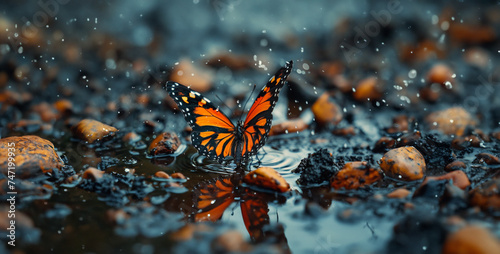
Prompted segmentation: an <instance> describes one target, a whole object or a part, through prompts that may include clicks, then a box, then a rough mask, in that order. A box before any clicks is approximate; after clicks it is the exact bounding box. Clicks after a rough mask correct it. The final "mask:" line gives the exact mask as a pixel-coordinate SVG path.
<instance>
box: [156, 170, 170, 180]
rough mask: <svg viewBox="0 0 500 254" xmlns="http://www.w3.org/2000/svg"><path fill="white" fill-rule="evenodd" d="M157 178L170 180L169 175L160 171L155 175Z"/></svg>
mask: <svg viewBox="0 0 500 254" xmlns="http://www.w3.org/2000/svg"><path fill="white" fill-rule="evenodd" d="M174 174H175V173H174ZM155 177H158V178H163V179H170V176H169V175H168V174H167V173H165V171H161V170H160V171H157V172H156V173H155Z"/></svg>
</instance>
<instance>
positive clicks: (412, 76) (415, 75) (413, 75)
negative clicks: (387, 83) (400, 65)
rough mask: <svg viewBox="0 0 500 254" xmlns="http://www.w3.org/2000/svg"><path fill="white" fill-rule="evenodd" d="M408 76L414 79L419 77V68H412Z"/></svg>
mask: <svg viewBox="0 0 500 254" xmlns="http://www.w3.org/2000/svg"><path fill="white" fill-rule="evenodd" d="M408 77H409V78H411V79H414V78H416V77H417V70H415V69H412V70H410V71H409V72H408Z"/></svg>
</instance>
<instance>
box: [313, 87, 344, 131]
mask: <svg viewBox="0 0 500 254" xmlns="http://www.w3.org/2000/svg"><path fill="white" fill-rule="evenodd" d="M311 110H312V112H313V114H314V118H315V119H316V122H317V123H318V124H319V125H321V126H325V125H328V124H334V125H336V124H338V123H339V122H340V121H341V120H342V117H343V116H342V111H340V107H339V106H338V105H337V104H336V103H335V102H333V101H331V98H330V95H329V94H328V93H324V94H322V95H321V96H320V97H319V98H318V99H317V100H316V102H314V104H313V105H312V107H311Z"/></svg>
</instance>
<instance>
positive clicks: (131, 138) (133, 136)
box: [122, 132, 141, 144]
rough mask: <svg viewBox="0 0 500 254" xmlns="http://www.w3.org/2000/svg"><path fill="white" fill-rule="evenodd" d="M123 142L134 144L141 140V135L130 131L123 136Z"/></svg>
mask: <svg viewBox="0 0 500 254" xmlns="http://www.w3.org/2000/svg"><path fill="white" fill-rule="evenodd" d="M122 140H123V142H125V143H128V144H132V143H135V142H138V141H140V140H141V136H140V135H139V134H137V133H135V132H129V133H127V134H125V135H124V136H123V138H122Z"/></svg>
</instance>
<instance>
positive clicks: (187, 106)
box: [166, 61, 293, 165]
mask: <svg viewBox="0 0 500 254" xmlns="http://www.w3.org/2000/svg"><path fill="white" fill-rule="evenodd" d="M292 66H293V62H292V61H289V62H286V64H285V67H282V68H280V69H279V70H278V71H277V72H276V74H275V75H274V76H272V77H271V78H270V79H269V81H268V82H267V84H266V86H265V87H264V88H262V90H261V91H260V93H259V94H258V95H257V98H256V99H255V102H254V103H253V105H252V107H251V108H250V110H249V111H248V113H247V116H246V118H245V121H241V120H239V121H238V122H237V124H236V125H235V124H233V122H232V121H231V120H230V119H229V117H227V116H226V115H225V114H224V113H223V112H222V111H221V110H220V109H219V108H218V107H215V106H214V105H213V104H212V102H210V100H209V99H207V98H206V97H204V96H202V95H201V94H200V93H198V92H196V91H193V90H191V89H190V88H188V87H186V86H184V85H181V84H179V83H176V82H172V81H169V82H167V84H166V89H167V92H168V93H169V95H170V96H171V97H172V98H173V99H174V101H175V102H176V103H177V105H178V106H179V108H180V110H181V112H182V113H183V114H184V118H185V119H186V121H187V122H188V123H189V125H190V126H191V128H192V129H193V131H192V132H191V142H192V143H193V146H194V147H195V148H196V149H197V150H198V152H199V153H200V154H202V155H204V156H207V158H209V159H211V160H216V161H218V162H219V163H220V162H222V161H223V160H224V159H225V158H226V157H232V158H233V159H234V161H235V163H236V164H237V165H240V164H241V163H242V161H247V160H248V158H249V157H250V156H252V155H255V154H256V153H257V151H258V150H259V149H260V148H261V147H262V146H263V145H264V143H265V142H266V139H267V136H268V134H269V130H270V129H271V122H272V119H273V115H272V112H273V109H274V107H275V105H276V102H277V101H278V95H279V93H280V90H281V88H283V85H284V84H285V81H286V78H287V77H288V75H289V74H290V72H291V70H292Z"/></svg>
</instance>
